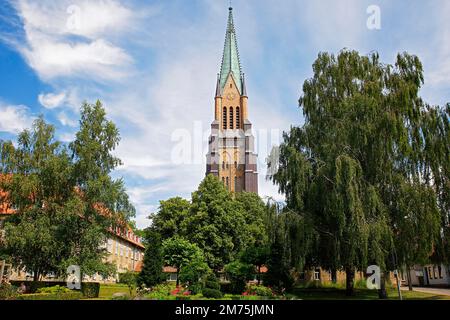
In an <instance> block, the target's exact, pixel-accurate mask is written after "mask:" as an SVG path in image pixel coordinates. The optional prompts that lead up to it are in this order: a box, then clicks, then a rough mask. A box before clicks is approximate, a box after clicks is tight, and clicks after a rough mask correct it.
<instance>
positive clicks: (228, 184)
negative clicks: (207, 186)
mask: <svg viewBox="0 0 450 320" xmlns="http://www.w3.org/2000/svg"><path fill="white" fill-rule="evenodd" d="M229 186H230V179H229V178H228V177H227V188H228V187H229Z"/></svg>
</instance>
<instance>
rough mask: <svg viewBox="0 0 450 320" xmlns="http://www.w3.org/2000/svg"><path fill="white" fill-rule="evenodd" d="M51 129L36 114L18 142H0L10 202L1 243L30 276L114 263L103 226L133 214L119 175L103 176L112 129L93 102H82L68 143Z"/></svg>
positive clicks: (101, 269) (109, 161)
mask: <svg viewBox="0 0 450 320" xmlns="http://www.w3.org/2000/svg"><path fill="white" fill-rule="evenodd" d="M54 131H55V130H54V127H53V126H51V125H48V124H46V123H45V121H44V120H43V119H42V118H39V119H37V120H36V121H35V122H34V124H33V127H32V129H31V130H25V131H23V132H22V133H20V134H19V136H18V139H17V147H14V145H13V144H12V143H11V142H4V141H2V142H0V174H2V179H0V189H2V190H3V191H4V192H5V194H6V195H7V199H6V200H7V201H8V202H9V203H11V204H12V205H13V207H14V209H15V210H16V214H15V215H13V216H12V217H11V218H9V219H8V220H7V221H6V223H5V240H4V242H5V243H4V244H3V245H2V248H1V250H0V251H2V254H3V255H6V256H8V257H9V259H10V260H12V262H13V263H14V265H15V266H16V267H20V268H25V269H26V270H27V271H29V272H32V273H33V274H34V279H35V280H39V278H40V277H41V276H42V275H45V274H47V273H50V272H53V273H55V274H56V275H63V274H64V273H65V270H66V268H67V266H68V265H72V264H75V265H79V266H80V267H81V271H82V274H83V275H93V274H95V273H100V274H102V275H104V276H106V275H110V274H112V273H113V272H114V268H113V266H112V265H111V264H108V263H106V262H105V259H104V258H105V257H106V254H107V253H106V249H105V248H104V246H103V244H104V243H105V241H106V240H107V237H108V235H109V234H108V228H109V227H111V226H114V225H118V224H120V225H121V226H124V225H126V223H127V221H128V219H129V218H131V217H132V216H133V215H134V208H133V206H132V205H131V204H130V203H129V201H128V196H127V194H126V192H125V189H124V187H123V182H122V181H121V180H112V179H111V177H110V176H109V174H110V173H111V171H112V170H113V169H114V168H115V167H116V166H117V165H118V164H119V163H120V160H119V159H117V158H115V157H114V156H113V155H112V152H113V150H114V148H115V147H116V146H117V143H118V142H119V140H120V138H119V134H118V130H117V129H116V127H115V125H114V124H113V123H112V122H111V121H108V120H107V119H106V113H105V110H104V109H103V107H102V105H101V103H100V102H97V103H96V104H95V105H90V104H87V103H85V104H84V105H83V107H82V110H81V121H80V130H79V131H78V133H77V134H76V139H75V141H74V142H72V143H71V144H70V145H69V148H68V149H66V148H65V147H64V146H63V145H62V144H61V143H60V142H58V141H56V139H55V137H54ZM2 200H4V199H2Z"/></svg>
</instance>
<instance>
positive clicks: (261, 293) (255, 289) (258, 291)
mask: <svg viewBox="0 0 450 320" xmlns="http://www.w3.org/2000/svg"><path fill="white" fill-rule="evenodd" d="M247 292H248V293H249V294H250V295H256V296H258V297H272V296H273V293H272V289H270V288H268V287H265V286H262V285H259V286H258V285H251V286H250V287H249V288H248V289H247Z"/></svg>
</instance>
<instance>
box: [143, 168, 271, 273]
mask: <svg viewBox="0 0 450 320" xmlns="http://www.w3.org/2000/svg"><path fill="white" fill-rule="evenodd" d="M264 212H265V207H264V203H263V202H262V200H261V198H259V197H258V195H256V194H252V193H240V194H237V195H236V196H235V197H234V195H233V194H231V193H230V192H229V191H228V190H227V189H226V188H225V187H224V185H223V183H222V182H220V181H219V180H218V179H217V178H216V177H214V176H212V175H210V176H208V177H206V178H205V179H204V180H203V181H202V182H201V184H200V185H199V187H198V189H197V191H195V192H194V193H193V194H192V202H189V201H187V200H184V199H182V198H179V197H177V198H172V199H169V200H167V201H161V202H160V206H159V209H158V212H157V213H154V214H152V215H151V216H150V218H151V220H152V228H151V229H152V230H153V231H155V232H157V233H159V234H160V235H161V237H162V239H163V240H166V239H169V238H173V237H181V238H184V239H189V241H190V242H192V243H194V244H196V245H197V246H198V247H199V248H200V249H201V250H202V251H203V254H204V256H205V259H206V262H207V263H208V265H209V267H210V268H211V269H213V270H215V271H218V270H220V269H221V268H222V267H223V266H224V265H225V264H226V263H228V262H230V261H232V260H233V259H235V258H237V254H238V253H239V252H240V251H242V250H243V249H245V248H247V247H251V246H261V245H264V244H265V243H266V242H267V232H266V229H265V226H264V220H263V219H264Z"/></svg>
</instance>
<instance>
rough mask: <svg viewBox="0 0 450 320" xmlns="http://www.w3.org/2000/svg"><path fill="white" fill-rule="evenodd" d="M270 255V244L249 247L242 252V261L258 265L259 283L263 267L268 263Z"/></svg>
mask: <svg viewBox="0 0 450 320" xmlns="http://www.w3.org/2000/svg"><path fill="white" fill-rule="evenodd" d="M269 256H270V248H269V247H268V246H258V247H248V248H247V249H245V250H244V251H243V252H242V253H241V257H240V259H239V260H240V261H242V262H243V263H246V264H251V265H253V266H255V267H256V271H257V276H258V285H259V284H260V283H261V268H262V266H264V265H265V264H267V262H268V260H269Z"/></svg>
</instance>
